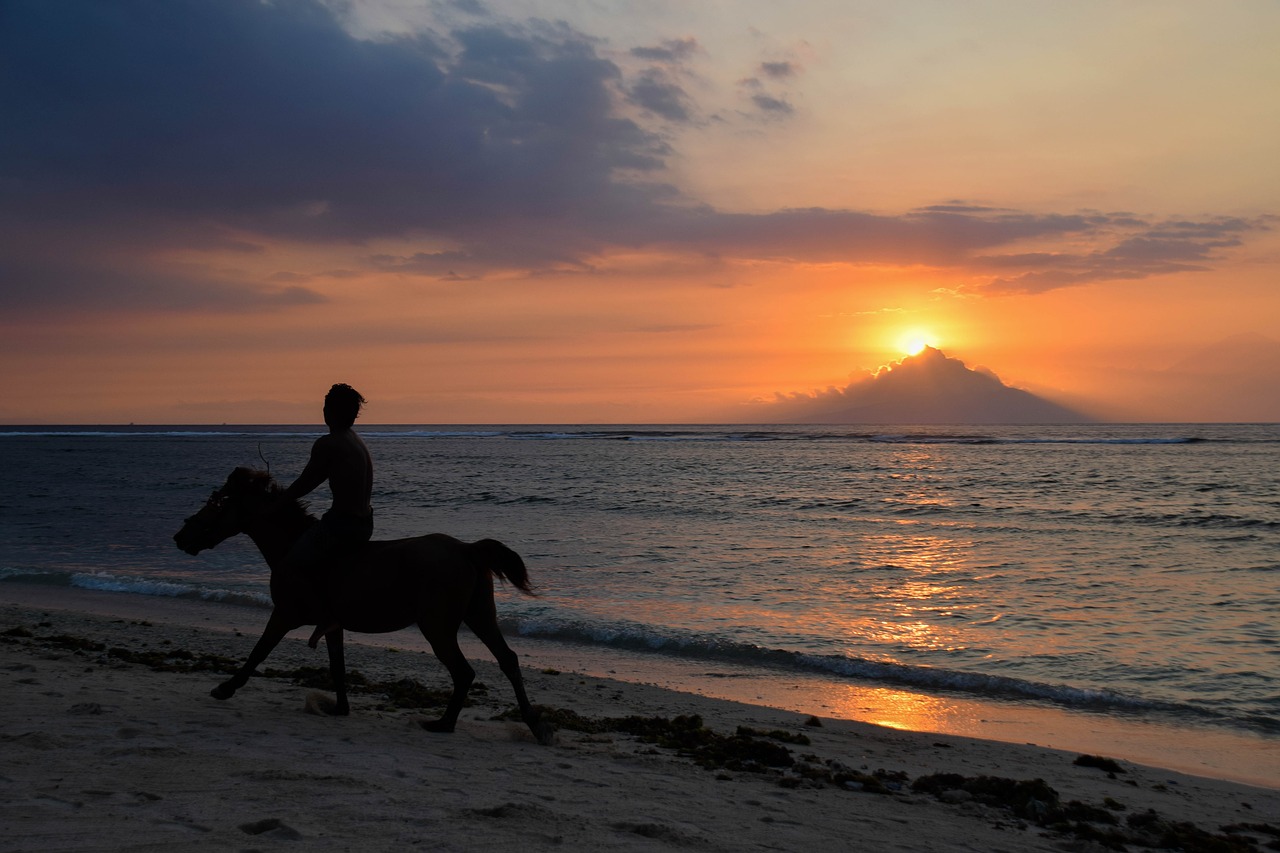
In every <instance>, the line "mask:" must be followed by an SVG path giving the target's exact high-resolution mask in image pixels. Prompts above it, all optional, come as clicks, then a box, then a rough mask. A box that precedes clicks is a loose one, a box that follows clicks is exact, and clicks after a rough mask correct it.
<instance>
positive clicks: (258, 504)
mask: <svg viewBox="0 0 1280 853" xmlns="http://www.w3.org/2000/svg"><path fill="white" fill-rule="evenodd" d="M278 491H279V486H277V485H276V483H275V481H274V480H272V479H271V475H270V474H268V473H266V472H265V471H254V470H253V469H251V468H237V469H235V470H234V471H232V472H231V476H229V477H227V482H225V483H224V484H223V485H222V488H220V489H218V490H216V491H215V492H214V493H213V494H211V495H209V499H208V500H207V501H205V504H204V506H203V507H201V509H200V511H199V512H197V513H196V514H195V515H193V516H191V517H189V518H188V519H186V521H184V522H183V524H182V529H181V530H179V531H178V532H177V533H175V534H174V536H173V541H174V542H176V543H177V544H178V547H179V548H180V549H182V550H183V551H186V552H187V553H188V554H191V555H193V556H194V555H196V554H199V553H200V552H201V551H204V550H206V549H208V548H213V547H215V546H217V545H219V544H221V543H222V542H223V541H225V540H227V539H230V538H231V537H232V536H235V535H236V534H237V533H243V532H244V530H245V525H246V524H249V523H250V522H251V521H252V520H253V519H254V518H255V517H257V516H258V515H259V514H260V513H261V512H262V511H263V510H264V509H265V508H266V507H267V506H268V505H269V504H270V503H271V502H272V501H273V500H274V498H275V494H276V493H277V492H278Z"/></svg>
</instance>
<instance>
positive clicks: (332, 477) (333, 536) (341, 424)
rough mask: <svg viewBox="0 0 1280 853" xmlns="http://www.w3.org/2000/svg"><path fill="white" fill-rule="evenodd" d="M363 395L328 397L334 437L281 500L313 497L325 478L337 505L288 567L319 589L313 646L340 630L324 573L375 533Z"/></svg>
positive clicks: (314, 450) (346, 388) (321, 441)
mask: <svg viewBox="0 0 1280 853" xmlns="http://www.w3.org/2000/svg"><path fill="white" fill-rule="evenodd" d="M364 402H365V399H364V397H362V396H360V393H359V392H358V391H356V389H354V388H352V387H351V386H350V385H344V384H338V385H334V386H333V387H332V388H330V389H329V393H328V394H326V395H325V398H324V422H325V424H326V425H328V427H329V434H328V435H323V436H321V437H320V438H318V439H316V442H315V444H313V445H312V446H311V458H310V459H308V460H307V465H306V467H305V468H303V469H302V473H301V474H299V475H298V479H296V480H294V481H293V483H292V484H291V485H290V486H289V487H288V488H287V489H285V490H284V493H283V495H282V496H281V497H282V500H295V499H297V498H300V497H302V496H303V495H306V494H309V493H310V492H311V491H312V490H314V489H315V488H316V487H317V486H319V485H320V484H321V483H323V482H324V481H325V480H328V481H329V490H330V492H332V494H333V505H332V506H331V507H330V508H329V511H328V512H326V513H325V514H324V515H323V516H322V517H321V518H320V521H319V522H318V523H317V524H315V525H312V527H311V528H310V529H309V530H307V532H306V533H304V534H303V535H302V538H300V539H299V540H298V541H297V542H296V543H295V544H294V546H293V548H292V549H290V551H289V554H288V556H287V557H286V560H285V563H286V566H288V567H289V568H291V569H294V570H300V571H302V572H303V573H304V575H305V576H306V577H307V579H308V580H309V581H310V582H311V583H312V584H313V585H314V586H316V587H317V588H318V589H319V590H320V599H321V613H322V617H321V619H320V620H319V623H318V624H317V625H316V630H315V633H313V634H312V635H311V639H310V640H308V643H309V644H310V645H311V647H312V648H315V646H316V644H317V643H319V642H320V638H321V637H323V636H324V635H325V634H327V633H329V632H330V631H333V630H335V629H337V628H339V627H340V625H339V624H338V623H337V622H336V621H334V619H333V617H334V613H333V607H332V602H330V601H328V600H327V599H326V596H325V594H324V588H325V584H324V580H325V574H326V572H327V570H328V569H329V568H332V566H333V564H334V562H335V561H337V560H341V559H343V558H345V557H350V556H351V555H353V554H354V553H355V552H356V551H358V550H359V548H360V547H361V546H362V545H364V544H365V543H366V542H368V541H369V538H370V537H371V536H372V535H373V506H372V504H371V503H370V499H371V496H372V494H373V460H372V459H371V458H370V456H369V449H368V448H367V447H365V445H364V442H363V441H361V439H360V436H358V435H356V432H355V430H354V429H352V425H353V424H355V421H356V418H357V417H359V415H360V406H361V405H362V404H363V403H364Z"/></svg>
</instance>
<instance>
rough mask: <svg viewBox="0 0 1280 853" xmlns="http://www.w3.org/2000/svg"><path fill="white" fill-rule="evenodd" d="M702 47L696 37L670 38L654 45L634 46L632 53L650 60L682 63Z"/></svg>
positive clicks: (638, 57)
mask: <svg viewBox="0 0 1280 853" xmlns="http://www.w3.org/2000/svg"><path fill="white" fill-rule="evenodd" d="M701 49H702V48H701V46H700V45H699V44H698V40H697V39H694V38H682V39H668V40H667V41H664V42H663V43H662V44H660V45H656V46H653V47H633V48H631V55H632V56H634V57H636V58H637V59H647V60H649V61H650V62H663V63H673V64H676V63H681V62H684V61H685V60H687V59H691V58H692V57H693V56H694V55H696V54H697V53H698V51H700V50H701Z"/></svg>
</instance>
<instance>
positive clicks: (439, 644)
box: [418, 623, 476, 732]
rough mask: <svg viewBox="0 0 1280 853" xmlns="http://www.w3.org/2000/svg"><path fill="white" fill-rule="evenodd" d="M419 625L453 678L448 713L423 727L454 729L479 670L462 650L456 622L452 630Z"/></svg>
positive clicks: (428, 729) (431, 730) (442, 729)
mask: <svg viewBox="0 0 1280 853" xmlns="http://www.w3.org/2000/svg"><path fill="white" fill-rule="evenodd" d="M418 627H419V628H420V629H421V631H422V636H424V637H426V638H427V642H428V643H430V644H431V650H432V651H433V652H435V654H436V658H438V659H439V661H440V662H441V663H442V664H444V666H445V669H447V670H449V677H450V678H452V679H453V693H452V694H451V695H450V696H449V704H448V705H447V706H446V707H445V709H444V715H443V716H442V717H440V719H438V720H430V721H428V722H424V723H423V724H422V727H423V728H424V729H426V730H427V731H429V732H451V731H453V729H454V726H456V725H457V723H458V715H459V714H461V713H462V704H463V703H464V702H466V700H467V690H468V689H470V687H471V682H473V681H475V679H476V671H475V670H474V669H472V668H471V664H469V663H467V659H466V658H465V657H464V656H463V654H462V649H460V648H458V628H457V626H456V625H455V626H453V628H452V630H450V631H449V632H448V633H445V632H444V631H436V630H428V629H427V628H426V627H425V623H424V624H420V625H419V626H418Z"/></svg>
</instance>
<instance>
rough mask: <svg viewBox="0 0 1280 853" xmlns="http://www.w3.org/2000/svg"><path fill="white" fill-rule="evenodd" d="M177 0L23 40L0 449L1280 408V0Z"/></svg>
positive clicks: (66, 22)
mask: <svg viewBox="0 0 1280 853" xmlns="http://www.w3.org/2000/svg"><path fill="white" fill-rule="evenodd" d="M155 8H156V7H134V6H128V5H126V4H119V5H117V4H97V3H87V2H86V3H74V2H73V3H58V4H48V3H41V2H38V0H19V2H16V3H15V4H13V6H12V7H11V9H10V11H8V12H6V16H7V20H6V24H5V26H4V27H3V28H0V55H4V56H6V57H9V59H8V60H7V62H8V66H7V71H6V73H5V74H4V75H0V105H2V106H3V108H4V112H5V114H6V115H9V116H15V117H17V120H16V121H14V122H13V123H12V125H11V128H10V129H8V130H6V131H5V132H4V133H3V134H2V135H0V332H2V333H3V334H0V362H2V363H3V365H4V373H5V376H6V379H7V382H6V387H7V393H6V394H5V395H4V397H3V399H2V400H0V423H121V422H137V423H146V422H150V423H210V422H214V423H222V422H227V423H273V422H281V423H294V422H303V423H313V422H316V421H317V420H318V419H319V407H320V400H321V398H322V397H323V394H324V392H325V391H326V390H327V389H328V387H329V385H330V384H331V383H333V382H348V383H350V384H352V385H354V386H356V387H357V388H358V389H360V390H361V391H362V392H363V393H364V395H365V396H366V397H367V398H368V399H369V400H370V405H369V407H368V409H367V411H366V414H365V419H366V420H368V421H369V422H373V423H608V422H614V423H618V422H632V423H658V422H662V423H678V422H705V421H732V420H735V419H736V417H739V416H740V417H744V418H746V417H748V416H749V417H750V419H752V420H757V419H759V417H761V415H760V413H761V412H762V411H764V412H767V409H761V408H760V405H759V401H762V400H763V401H768V400H770V399H772V398H774V397H775V395H779V394H783V395H786V394H794V393H796V392H800V393H807V392H820V391H822V390H823V389H826V388H830V387H841V386H844V385H846V384H847V383H849V382H850V381H851V379H853V378H856V377H858V376H861V375H865V374H866V373H867V372H874V371H875V370H877V369H878V368H879V367H881V366H883V365H886V364H889V363H892V362H894V361H897V360H899V359H902V358H903V357H904V356H905V355H907V354H908V352H909V351H910V350H911V348H912V347H919V346H922V345H926V344H927V345H930V346H933V347H936V348H939V349H941V350H943V351H945V352H946V354H947V355H949V356H951V357H953V358H958V359H960V360H962V361H964V362H965V363H966V364H967V365H969V366H970V367H982V368H986V369H988V370H991V371H994V372H995V373H996V374H997V375H999V377H1000V378H1001V379H1002V380H1003V381H1004V382H1006V383H1007V384H1009V385H1013V386H1015V387H1019V388H1023V389H1026V390H1029V391H1032V392H1034V393H1036V394H1039V395H1042V396H1045V397H1048V398H1049V399H1052V400H1055V401H1058V402H1062V403H1064V404H1067V405H1071V406H1074V407H1076V408H1078V409H1080V410H1083V411H1086V412H1088V413H1090V414H1093V415H1095V416H1096V417H1099V418H1102V419H1106V420H1123V421H1280V331H1277V325H1278V321H1280V218H1278V217H1280V161H1277V158H1276V156H1275V152H1276V151H1280V106H1278V103H1280V102H1277V100H1276V98H1275V97H1274V94H1273V93H1274V91H1275V90H1276V88H1277V87H1278V86H1280V52H1277V51H1276V50H1275V47H1274V46H1275V45H1276V44H1278V43H1280V6H1277V5H1276V4H1275V3H1273V2H1271V0H1226V2H1222V3H1213V4H1206V3H1201V2H1192V0H1169V2H1158V3H1157V2H1142V0H1139V2H1134V3H1125V4H1115V3H1110V2H1100V0H1085V1H1084V2H1081V3H1073V4H1057V5H1052V4H1027V3H1021V2H1016V1H1015V0H990V2H976V3H967V4H951V3H942V2H937V3H934V2H922V3H919V4H902V3H891V2H882V0H875V2H857V0H855V1H854V2H844V0H842V2H834V0H794V2H792V3H788V4H778V3H776V2H764V0H759V2H757V0H742V2H738V3H734V4H723V3H676V2H666V0H656V2H648V3H623V2H616V3H614V2H608V0H606V2H603V3H596V2H590V3H589V2H585V0H581V2H579V0H573V2H566V0H558V2H551V0H513V2H505V3H501V4H499V3H462V2H457V3H445V2H438V3H437V2H428V1H427V0H421V2H418V0H384V2H379V0H358V2H352V3H346V4H339V3H332V4H327V3H323V2H318V0H317V2H310V0H282V1H281V2H275V3H269V4H268V3H261V2H257V0H229V2H226V3H217V4H208V3H200V2H195V0H174V2H173V3H172V4H171V5H170V6H168V7H166V8H167V12H168V14H166V15H164V16H158V15H156V14H155ZM175 45H181V49H178V48H177V47H175ZM753 401H755V402H754V403H753Z"/></svg>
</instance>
